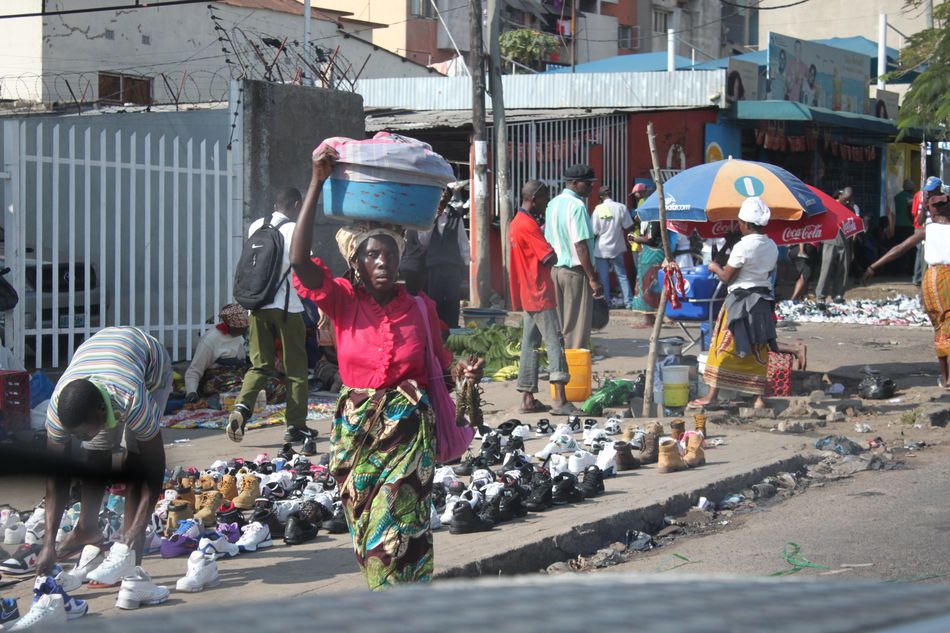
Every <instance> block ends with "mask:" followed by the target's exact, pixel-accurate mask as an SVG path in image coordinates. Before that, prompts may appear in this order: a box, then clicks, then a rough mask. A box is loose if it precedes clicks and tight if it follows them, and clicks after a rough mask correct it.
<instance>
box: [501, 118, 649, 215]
mask: <svg viewBox="0 0 950 633" xmlns="http://www.w3.org/2000/svg"><path fill="white" fill-rule="evenodd" d="M627 148H628V145H627V116H626V115H606V116H593V117H577V118H561V119H551V120H542V121H530V122H527V123H521V122H519V123H511V124H509V125H508V158H509V160H510V165H511V174H510V177H509V183H510V184H511V188H512V190H511V191H509V192H507V193H508V197H509V198H510V200H511V204H512V207H511V208H512V209H517V208H518V205H519V203H520V200H519V197H520V194H521V186H522V185H523V184H524V183H525V182H527V181H528V180H541V181H543V182H545V183H547V184H548V185H550V186H551V195H552V196H554V195H557V194H558V193H560V186H561V185H562V183H563V178H562V176H563V174H564V170H565V169H566V168H567V167H569V166H571V165H575V164H577V163H592V162H598V163H600V164H597V165H593V167H594V168H595V169H597V171H598V172H599V173H600V174H601V175H602V182H601V184H603V185H607V186H609V187H610V188H611V190H612V192H613V194H614V197H615V199H616V200H617V201H618V202H623V203H625V202H626V194H627V192H628V187H629V186H630V184H629V183H627V178H628V173H627V153H628V149H627ZM594 154H597V158H598V159H599V160H596V161H595V160H593V155H594ZM490 155H491V156H494V151H493V150H492V151H491V153H490ZM499 193H500V192H499ZM496 213H497V211H496Z"/></svg>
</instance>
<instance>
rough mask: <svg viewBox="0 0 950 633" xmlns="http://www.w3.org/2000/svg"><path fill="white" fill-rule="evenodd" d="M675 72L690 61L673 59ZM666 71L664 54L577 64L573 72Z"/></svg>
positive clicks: (686, 65)
mask: <svg viewBox="0 0 950 633" xmlns="http://www.w3.org/2000/svg"><path fill="white" fill-rule="evenodd" d="M673 61H674V63H675V64H676V68H677V70H685V69H688V68H690V67H691V66H692V64H693V62H692V60H690V59H688V58H686V57H683V56H681V55H677V56H676V57H675V58H674V60H673ZM661 70H666V53H665V52H659V53H638V54H635V55H617V56H615V57H608V58H606V59H598V60H597V61H594V62H586V63H584V64H578V65H577V66H576V70H575V72H579V73H647V72H655V71H661ZM569 72H571V68H570V66H567V67H565V68H558V69H556V70H549V71H547V73H548V74H550V73H569Z"/></svg>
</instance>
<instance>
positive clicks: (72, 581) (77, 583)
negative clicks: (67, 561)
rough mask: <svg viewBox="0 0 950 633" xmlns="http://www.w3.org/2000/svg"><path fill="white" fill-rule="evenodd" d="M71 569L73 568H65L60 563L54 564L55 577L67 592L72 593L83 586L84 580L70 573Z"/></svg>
mask: <svg viewBox="0 0 950 633" xmlns="http://www.w3.org/2000/svg"><path fill="white" fill-rule="evenodd" d="M71 571H72V570H71V569H63V568H62V567H60V566H59V565H54V566H53V574H54V576H53V578H54V580H55V581H56V583H57V584H58V585H59V586H60V587H62V588H63V591H65V592H66V593H72V592H74V591H76V590H77V589H79V588H80V587H82V580H80V579H79V578H77V577H76V576H73V575H72V574H71V573H70V572H71Z"/></svg>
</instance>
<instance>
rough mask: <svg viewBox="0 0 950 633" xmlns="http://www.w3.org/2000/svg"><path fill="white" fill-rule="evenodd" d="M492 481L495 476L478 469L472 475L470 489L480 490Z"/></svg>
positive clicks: (488, 471)
mask: <svg viewBox="0 0 950 633" xmlns="http://www.w3.org/2000/svg"><path fill="white" fill-rule="evenodd" d="M493 481H495V476H494V475H492V473H491V471H490V470H486V469H484V468H479V469H478V470H476V471H475V472H474V473H472V483H471V486H470V487H471V488H472V489H474V490H481V489H482V488H484V487H485V486H487V485H488V484H490V483H492V482H493Z"/></svg>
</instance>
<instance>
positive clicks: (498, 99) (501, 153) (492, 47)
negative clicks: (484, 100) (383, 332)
mask: <svg viewBox="0 0 950 633" xmlns="http://www.w3.org/2000/svg"><path fill="white" fill-rule="evenodd" d="M500 5H501V0H488V52H489V59H488V88H489V90H490V91H491V113H492V120H493V125H492V132H493V134H492V138H493V140H494V144H495V158H494V176H495V208H496V209H497V210H498V222H499V224H500V226H501V267H502V273H503V274H502V279H503V281H502V285H503V286H504V292H503V293H502V296H503V297H505V301H506V302H507V300H508V296H509V292H508V266H509V258H510V254H509V247H508V224H509V222H510V221H511V200H510V199H509V198H508V193H509V192H510V191H511V190H512V188H511V186H510V185H509V182H508V124H507V121H506V118H505V95H504V91H503V86H502V79H501V47H500V46H499V41H498V38H499V36H500V35H501V8H500Z"/></svg>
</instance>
